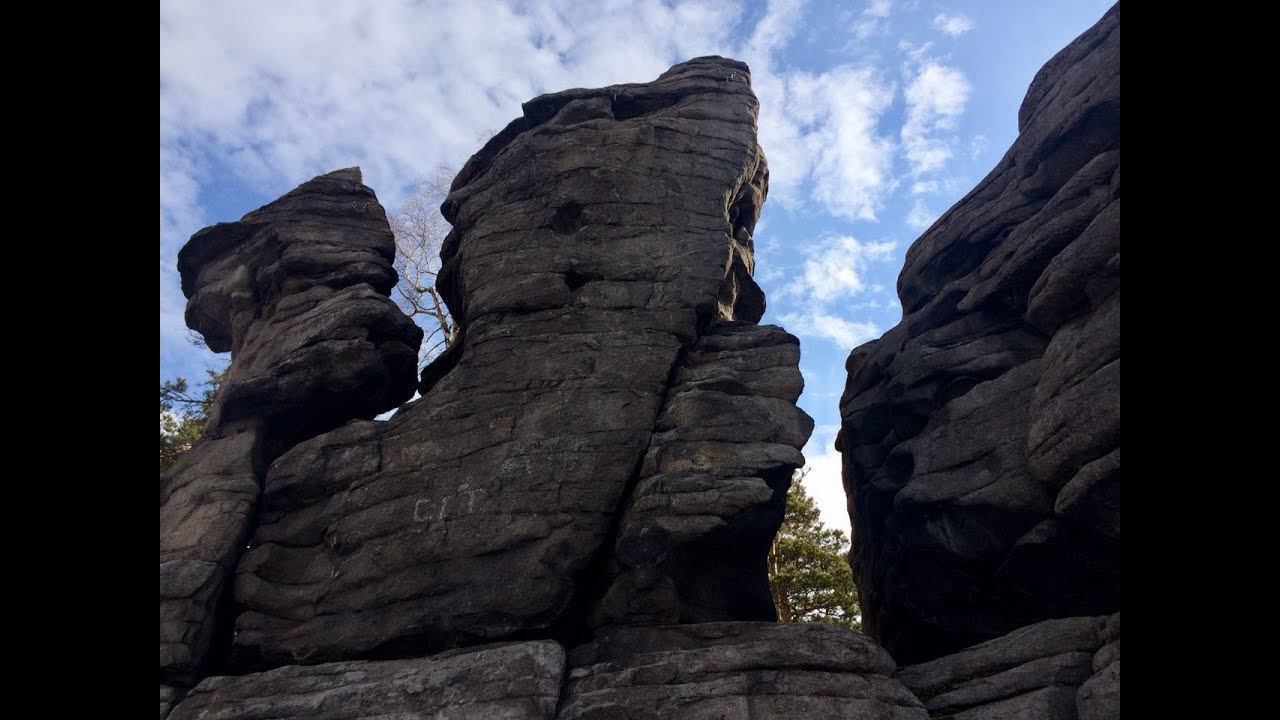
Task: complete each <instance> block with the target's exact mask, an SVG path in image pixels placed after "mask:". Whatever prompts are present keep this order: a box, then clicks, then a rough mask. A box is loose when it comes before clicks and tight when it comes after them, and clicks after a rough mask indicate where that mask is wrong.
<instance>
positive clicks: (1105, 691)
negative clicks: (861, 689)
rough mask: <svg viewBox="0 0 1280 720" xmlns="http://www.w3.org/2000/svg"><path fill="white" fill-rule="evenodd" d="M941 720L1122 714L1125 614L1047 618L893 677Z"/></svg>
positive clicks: (1062, 719) (1099, 719) (1098, 719)
mask: <svg viewBox="0 0 1280 720" xmlns="http://www.w3.org/2000/svg"><path fill="white" fill-rule="evenodd" d="M894 677H895V678H896V679H898V680H899V681H901V682H902V683H903V684H904V685H906V686H907V687H908V688H910V689H911V691H912V692H913V693H915V694H916V696H917V697H919V698H920V699H921V700H923V701H924V704H925V707H926V708H928V710H929V715H930V716H931V717H935V718H951V719H952V720H970V719H971V718H973V719H976V718H1030V719H1032V720H1077V718H1079V720H1114V719H1115V718H1119V717H1120V615H1119V614H1118V613H1117V614H1116V615H1113V616H1111V617H1073V618H1064V619H1060V620H1045V621H1043V622H1040V623H1036V624H1035V625H1029V626H1027V627H1023V628H1019V629H1018V630H1015V631H1013V632H1012V633H1009V634H1008V635H1005V636H1003V637H1000V638H996V639H994V640H988V641H987V642H984V643H981V644H979V645H975V646H973V647H971V648H967V649H965V650H962V651H961V652H958V653H955V654H952V655H947V656H944V657H941V658H938V659H936V660H931V661H929V662H925V663H920V664H918V665H911V666H908V667H904V668H902V669H900V670H898V672H897V673H896V674H895V675H894Z"/></svg>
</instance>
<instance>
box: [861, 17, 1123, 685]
mask: <svg viewBox="0 0 1280 720" xmlns="http://www.w3.org/2000/svg"><path fill="white" fill-rule="evenodd" d="M1119 53H1120V8H1119V5H1118V4H1117V5H1116V6H1115V7H1113V8H1112V9H1111V11H1109V12H1108V13H1107V14H1106V15H1105V16H1104V17H1103V18H1102V19H1101V20H1100V21H1099V22H1098V23H1097V24H1096V25H1095V26H1094V27H1093V28H1091V29H1089V30H1088V31H1086V32H1085V33H1084V34H1083V35H1081V36H1080V37H1079V38H1077V39H1076V40H1075V41H1074V42H1072V43H1071V44H1070V45H1069V46H1068V47H1067V48H1065V49H1064V50H1063V51H1062V52H1060V53H1058V54H1057V55H1056V56H1055V57H1054V58H1053V59H1052V60H1050V61H1049V62H1048V63H1047V64H1046V65H1045V66H1044V68H1042V69H1041V71H1040V72H1039V74H1037V76H1036V78H1035V80H1034V81H1033V82H1032V85H1031V88H1030V90H1029V91H1028V93H1027V96H1026V99H1025V100H1024V101H1023V105H1022V108H1021V110H1020V112H1019V135H1018V138H1017V140H1016V141H1015V142H1014V144H1013V146H1012V147H1011V148H1010V149H1009V151H1008V153H1006V155H1005V157H1004V158H1003V159H1002V160H1001V161H1000V163H999V165H998V166H997V167H996V168H995V169H994V170H993V171H992V172H991V173H990V174H989V175H988V176H987V177H986V178H985V179H984V180H983V181H982V182H981V183H980V184H979V185H978V187H976V188H975V189H974V190H973V191H971V192H970V193H969V194H968V195H967V196H965V198H964V199H962V200H961V201H960V202H959V203H957V204H956V205H955V206H954V207H952V208H951V209H950V210H949V211H948V212H947V213H946V214H945V215H943V216H942V217H941V218H940V219H939V220H938V221H937V222H936V223H935V224H934V225H933V226H932V227H931V228H930V229H929V230H928V231H927V232H926V233H925V234H924V235H923V236H921V237H920V239H919V240H917V241H916V242H915V243H914V244H913V245H912V247H911V249H910V250H909V251H908V252H907V259H906V264H905V266H904V268H903V270H902V274H901V275H900V276H899V279H898V294H899V297H900V299H901V302H902V307H903V311H904V316H903V319H902V321H901V323H899V324H898V325H897V326H896V327H894V328H893V329H891V330H890V331H889V332H888V333H886V334H885V335H884V336H883V337H882V338H880V339H879V340H877V341H873V342H871V343H867V344H865V345H863V346H861V347H859V348H857V349H855V350H854V351H853V352H852V353H851V354H850V356H849V359H848V362H847V369H848V371H849V378H848V383H847V384H846V387H845V392H844V395H843V397H842V398H841V405H840V407H841V417H842V427H841V431H840V434H839V436H838V437H837V441H836V444H837V448H838V449H839V450H840V451H841V452H842V453H843V466H844V481H845V487H846V490H847V491H848V493H849V495H850V498H851V517H852V523H853V529H854V535H855V536H856V540H855V542H854V543H853V547H854V552H853V555H852V557H851V558H850V561H851V564H852V565H853V569H854V576H855V579H856V580H857V583H858V587H859V590H860V595H861V600H862V609H863V622H864V626H865V627H866V628H867V630H868V632H869V633H870V634H871V635H872V637H875V638H876V639H877V640H879V641H880V642H881V643H882V644H883V645H884V646H885V647H886V648H887V649H888V650H889V651H890V652H891V653H893V654H894V656H895V657H896V658H898V659H899V660H901V661H906V662H917V661H920V660H925V659H928V658H932V657H938V656H940V655H942V654H944V653H947V652H952V651H955V650H958V649H960V648H962V647H965V646H967V645H970V644H972V643H975V642H979V641H982V640H985V639H988V638H992V637H996V636H999V635H1001V634H1004V633H1007V632H1009V631H1010V630H1013V629H1014V628H1017V627H1020V626H1023V625H1027V624H1030V623H1033V622H1035V621H1038V620H1042V619H1046V618H1052V617H1068V616H1073V615H1094V614H1100V613H1107V612H1114V611H1116V610H1118V609H1119V605H1120V575H1119V563H1120V493H1119V487H1120V54H1119ZM1045 697H1048V696H1045ZM1046 702H1047V701H1046ZM1054 702H1056V700H1054Z"/></svg>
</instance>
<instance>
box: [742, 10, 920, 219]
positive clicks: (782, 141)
mask: <svg viewBox="0 0 1280 720" xmlns="http://www.w3.org/2000/svg"><path fill="white" fill-rule="evenodd" d="M803 11H804V4H803V3H802V2H797V1H796V0H775V1H774V2H770V3H769V4H768V7H767V10H766V12H765V14H764V16H763V17H762V18H761V20H760V21H759V23H757V25H756V27H755V29H754V31H753V32H752V33H751V36H750V38H749V39H748V40H747V42H746V43H745V45H744V47H743V51H742V52H743V58H744V59H745V60H746V62H747V63H748V64H750V65H751V74H752V83H753V86H754V88H755V92H756V95H758V96H759V98H760V122H759V126H760V144H761V145H763V146H764V149H765V152H766V153H767V154H768V156H769V195H770V200H771V201H773V202H776V203H778V204H780V205H782V206H784V207H787V208H789V209H792V210H801V209H803V208H804V207H805V205H806V204H808V203H811V202H812V203H815V204H816V205H817V206H818V207H819V208H820V209H822V210H824V211H825V212H828V213H830V214H832V215H834V216H836V217H840V218H844V219H847V220H874V219H875V217H876V212H877V211H878V210H879V209H880V207H881V206H882V205H883V202H884V196H885V193H886V192H887V190H888V189H889V188H890V187H891V180H892V178H891V170H892V162H893V152H894V143H893V140H892V139H891V137H889V136H887V135H884V134H882V133H881V132H880V130H879V125H880V122H881V119H882V117H883V115H884V113H885V112H886V111H887V110H888V109H889V106H890V105H891V104H892V102H893V98H894V92H895V86H894V84H893V83H892V82H891V81H889V80H887V79H885V78H883V77H882V73H880V72H879V71H878V70H876V69H875V68H871V67H861V66H853V65H840V66H838V67H834V68H832V69H830V70H827V71H824V72H820V73H814V72H808V71H802V70H795V69H789V68H785V67H781V66H780V65H779V63H778V60H777V57H776V56H777V54H778V53H779V51H780V50H782V49H783V48H785V47H786V45H787V43H788V42H789V41H790V40H791V37H792V34H793V33H794V30H795V28H796V27H798V26H799V25H800V22H801V18H802V17H803Z"/></svg>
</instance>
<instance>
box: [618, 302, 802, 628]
mask: <svg viewBox="0 0 1280 720" xmlns="http://www.w3.org/2000/svg"><path fill="white" fill-rule="evenodd" d="M799 361H800V345H799V342H798V341H797V340H796V338H795V337H793V336H791V335H789V334H788V333H786V332H783V331H782V330H780V329H779V328H776V327H772V326H764V327H761V326H757V325H751V324H747V323H724V324H720V325H717V326H716V327H714V328H712V330H711V332H709V333H708V334H706V335H704V336H702V337H701V338H700V339H699V340H698V342H697V343H695V344H694V345H693V347H692V349H691V350H690V351H689V352H688V353H686V354H685V356H684V358H683V359H682V360H681V361H680V363H679V364H678V366H677V368H676V371H675V375H674V376H673V378H672V382H671V384H670V386H669V387H668V390H667V398H666V401H665V402H664V403H663V406H662V409H661V411H660V412H659V413H658V420H657V424H656V425H655V428H654V429H655V431H656V432H655V433H654V435H653V437H652V438H651V440H650V442H649V450H648V452H647V453H646V454H645V459H644V463H643V465H642V467H641V469H640V480H639V482H638V483H637V484H636V486H635V489H634V490H633V491H632V493H631V497H630V500H629V501H628V504H627V507H626V510H625V511H624V513H623V516H622V522H621V525H620V528H619V531H618V540H617V543H616V545H615V547H614V551H613V562H612V567H611V570H612V573H611V575H612V576H613V578H614V579H613V583H612V585H611V586H610V588H609V590H608V591H607V592H606V594H605V596H604V599H603V600H602V601H601V604H600V606H599V608H598V611H597V613H596V616H595V617H594V619H593V620H594V624H597V625H606V624H650V625H662V624H673V623H696V622H712V621H717V620H730V619H740V620H776V619H777V612H776V610H775V609H774V607H773V598H772V596H771V595H770V593H769V579H768V573H767V570H766V567H765V559H766V557H767V556H768V554H769V546H770V543H772V541H773V536H774V534H775V533H776V532H777V530H778V526H779V524H780V523H781V522H782V514H783V510H784V506H785V504H786V490H787V488H788V487H789V486H790V484H791V474H792V472H793V471H794V469H795V468H796V467H798V466H800V465H802V464H803V463H804V458H803V457H802V456H801V455H800V451H799V448H800V447H801V446H803V445H804V443H805V441H806V440H807V439H808V437H809V435H810V433H811V432H812V431H813V420H812V419H811V418H809V416H808V415H806V414H805V413H804V411H802V410H800V409H799V408H798V407H796V405H795V401H796V398H797V397H799V395H800V391H801V390H802V389H803V385H804V380H803V378H802V377H801V376H800V371H799Z"/></svg>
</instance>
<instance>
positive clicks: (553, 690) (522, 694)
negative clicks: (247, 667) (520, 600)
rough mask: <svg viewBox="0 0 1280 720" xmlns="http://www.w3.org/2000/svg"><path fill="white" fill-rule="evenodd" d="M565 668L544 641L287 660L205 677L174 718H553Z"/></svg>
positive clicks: (555, 650)
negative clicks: (378, 658) (405, 656)
mask: <svg viewBox="0 0 1280 720" xmlns="http://www.w3.org/2000/svg"><path fill="white" fill-rule="evenodd" d="M564 668H565V654H564V649H563V648H561V647H560V646H559V645H557V644H556V643H554V642H550V641H545V640H543V641H534V642H525V643H514V644H509V645H500V646H494V647H482V648H468V649H466V650H461V651H453V652H448V653H442V654H440V655H435V656H432V657H426V658H417V659H412V660H386V661H382V662H364V661H354V662H339V663H330V664H327V665H311V666H303V665H290V666H286V667H281V668H277V669H275V670H268V671H266V672H261V673H253V674H250V675H243V676H239V677H211V678H208V679H206V680H204V681H203V682H201V683H200V684H199V685H197V686H196V687H195V688H193V689H192V690H191V691H190V692H189V693H188V694H187V697H186V698H185V699H184V700H183V701H182V702H181V703H180V704H179V705H178V706H177V707H176V708H174V710H173V712H172V713H171V714H170V715H169V718H170V720H188V719H190V720H196V719H197V718H199V719H200V720H291V719H293V718H297V719H299V720H301V719H302V718H307V719H308V720H358V719H360V718H371V717H394V718H449V719H450V720H551V718H552V717H554V715H555V712H556V703H557V701H558V700H559V698H560V683H561V680H562V678H563V676H564Z"/></svg>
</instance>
